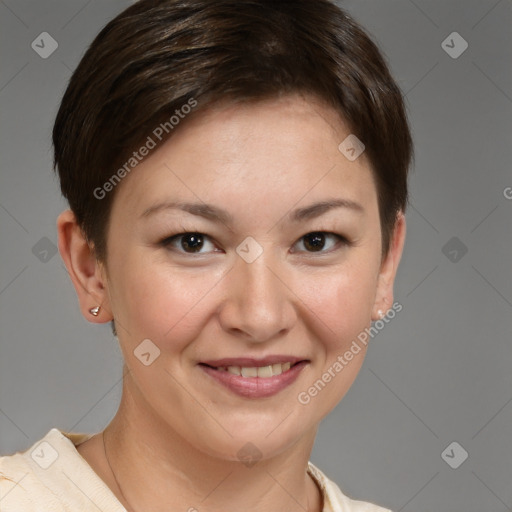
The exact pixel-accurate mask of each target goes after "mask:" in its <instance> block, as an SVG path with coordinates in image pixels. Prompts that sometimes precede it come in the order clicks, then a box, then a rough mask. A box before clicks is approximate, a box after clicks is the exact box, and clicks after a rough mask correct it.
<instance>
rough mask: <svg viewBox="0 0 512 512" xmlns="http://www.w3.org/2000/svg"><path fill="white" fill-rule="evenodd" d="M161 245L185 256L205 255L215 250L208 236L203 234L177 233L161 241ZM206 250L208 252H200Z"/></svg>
mask: <svg viewBox="0 0 512 512" xmlns="http://www.w3.org/2000/svg"><path fill="white" fill-rule="evenodd" d="M161 244H162V245H163V246H164V247H170V248H171V249H173V250H175V251H177V252H182V253H186V254H205V253H208V252H213V251H214V250H215V245H214V244H213V242H212V241H211V240H210V238H209V236H208V235H205V234H203V233H179V234H177V235H173V236H171V237H168V238H166V239H165V240H162V242H161ZM208 248H209V249H210V250H204V251H203V250H202V249H208Z"/></svg>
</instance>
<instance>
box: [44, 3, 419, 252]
mask: <svg viewBox="0 0 512 512" xmlns="http://www.w3.org/2000/svg"><path fill="white" fill-rule="evenodd" d="M293 93H300V94H309V95H314V96H316V97H318V98H320V99H321V100H323V101H324V102H325V103H326V104H327V105H329V106H331V107H332V108H334V109H335V110H336V111H337V112H338V113H339V114H340V116H341V117H342V118H343V119H344V120H345V121H346V122H347V123H348V126H349V127H350V130H351V132H352V133H353V134H355V135H356V136H357V137H358V138H359V139H360V140H361V141H362V142H363V143H364V145H365V147H366V149H365V154H366V155H367V157H368V158H369V161H370V163H371V166H372V170H373V173H374V176H375V179H376V184H377V191H378V200H379V214H380V222H381V228H382V252H383V254H385V253H387V251H388V249H389V243H390V236H391V234H392V232H393V228H394V226H395V221H396V215H397V213H398V212H399V211H400V210H405V207H406V203H407V173H408V168H409V165H410V161H411V158H412V141H411V135H410V131H409V126H408V122H407V116H406V112H405V107H404V102H403V97H402V94H401V92H400V90H399V88H398V86H397V85H396V83H395V82H394V80H393V79H392V77H391V75H390V73H389V70H388V67H387V65H386V63H385V60H384V58H383V56H382V55H381V53H380V52H379V50H378V48H377V47H376V45H375V44H374V43H373V42H372V41H371V39H370V37H369V36H368V35H367V34H366V33H365V31H364V30H363V29H362V28H361V27H360V26H359V25H358V24H357V23H356V22H355V21H354V20H353V19H351V18H350V17H349V16H348V15H347V14H346V13H345V12H344V11H342V10H341V9H339V8H338V7H337V6H336V5H334V4H333V3H331V2H329V1H328V0H215V1H212V0H140V1H138V2H137V3H135V4H134V5H132V6H130V7H129V8H127V9H126V10H125V11H123V12H122V13H121V14H119V15H118V16H117V17H116V18H114V19H113V20H112V21H110V22H109V23H108V24H107V25H106V26H105V27H104V28H103V30H101V32H100V33H99V34H98V36H97V37H96V38H95V39H94V41H93V42H92V44H91V45H90V47H89V48H88V50H87V52H86V53H85V55H84V56H83V58H82V60H81V61H80V63H79V65H78V67H77V68H76V70H75V71H74V73H73V75H72V77H71V80H70V82H69V85H68V87H67V90H66V92H65V94H64V97H63V99H62V103H61V105H60V109H59V111H58V114H57V117H56V121H55V126H54V129H53V144H54V167H55V169H56V170H57V169H58V173H59V177H60V183H61V190H62V193H63V195H64V197H66V199H67V200H68V201H69V205H70V208H71V209H72V210H73V212H74V213H75V215H76V218H77V221H78V223H79V225H80V226H81V228H82V231H83V233H84V235H85V236H86V238H87V240H88V241H89V242H92V243H93V245H94V248H95V253H96V257H97V258H98V259H99V260H102V261H106V250H107V246H106V239H105V237H106V232H107V226H108V220H109V214H110V211H111V206H112V201H113V198H114V197H115V191H112V192H111V193H109V194H107V195H106V196H105V197H104V198H102V199H101V200H98V199H97V198H96V197H95V196H94V194H93V191H94V190H96V189H97V188H98V187H101V186H102V185H103V184H105V183H106V182H107V181H108V179H109V177H111V176H112V175H113V173H114V172H115V170H116V169H117V168H118V166H120V165H121V164H122V163H123V162H126V160H127V158H129V155H130V154H131V153H132V152H133V151H134V150H135V149H137V148H138V147H139V146H140V145H141V144H142V143H143V141H144V140H146V138H147V136H148V134H150V133H151V131H152V130H153V129H154V127H155V126H157V125H159V123H162V122H163V121H164V120H165V119H167V120H168V119H169V118H170V116H172V115H173V113H174V112H175V111H176V110H177V109H180V108H181V107H182V105H184V104H186V103H187V102H190V99H191V98H194V101H197V102H198V105H199V107H198V109H199V110H200V109H201V108H206V107H208V106H211V105H212V104H214V103H216V102H219V101H242V102H244V101H258V100H262V99H268V98H272V97H279V96H282V95H287V94H293ZM165 135H166V137H168V136H170V135H172V131H170V130H169V133H168V134H165ZM340 142H341V141H340Z"/></svg>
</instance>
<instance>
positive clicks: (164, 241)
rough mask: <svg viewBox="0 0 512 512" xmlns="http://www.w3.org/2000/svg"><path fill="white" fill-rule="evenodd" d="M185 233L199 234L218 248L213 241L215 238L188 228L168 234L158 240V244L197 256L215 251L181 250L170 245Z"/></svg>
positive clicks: (180, 252) (177, 251)
mask: <svg viewBox="0 0 512 512" xmlns="http://www.w3.org/2000/svg"><path fill="white" fill-rule="evenodd" d="M185 235H201V237H202V238H203V239H207V240H209V241H210V243H212V244H213V245H215V246H216V249H218V247H217V246H218V244H217V243H216V242H215V240H214V239H213V237H211V236H210V235H207V234H206V233H202V232H201V231H190V230H184V231H181V232H179V233H176V234H174V235H170V236H167V237H165V238H164V239H162V240H160V242H158V245H160V246H162V247H164V248H165V249H168V250H172V251H174V252H176V253H178V254H185V255H187V256H194V257H199V256H204V255H206V254H212V253H213V252H215V251H207V252H196V253H194V252H185V251H182V250H180V249H178V248H176V247H174V246H173V245H172V243H173V242H174V241H175V240H176V239H179V238H180V237H183V236H185Z"/></svg>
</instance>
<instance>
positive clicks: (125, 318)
mask: <svg viewBox="0 0 512 512" xmlns="http://www.w3.org/2000/svg"><path fill="white" fill-rule="evenodd" d="M349 133H350V130H349V129H348V127H347V126H346V125H345V123H344V122H343V121H342V120H341V119H340V118H339V117H338V116H337V114H336V113H335V112H334V111H332V110H331V109H329V108H328V107H326V106H324V105H323V104H321V103H319V102H318V101H316V100H314V99H312V98H303V97H299V96H290V97H285V98H281V99H279V100H268V101H265V102H259V103H256V104H252V105H244V106H240V105H238V106H234V105H223V106H218V107H216V108H215V109H210V110H208V111H203V112H201V113H199V112H198V113H196V114H194V115H193V116H192V115H191V116H189V118H188V119H186V120H185V121H183V122H182V124H181V125H180V127H179V130H177V131H176V132H175V134H174V135H173V137H172V138H171V139H169V140H168V141H167V142H165V143H164V144H162V145H161V146H160V147H158V148H156V149H155V150H154V151H153V152H152V153H151V154H150V155H149V156H148V157H146V158H145V159H144V160H143V161H142V162H141V163H140V164H139V165H138V166H137V168H136V169H135V170H134V171H132V172H131V173H130V174H129V175H128V176H127V177H125V178H124V180H123V181H122V183H121V184H120V185H118V186H117V189H116V191H115V194H116V197H115V200H114V204H113V209H112V214H111V218H110V224H109V228H108V232H107V247H108V250H107V260H106V262H104V263H101V262H98V261H97V260H96V258H95V255H94V251H93V248H92V247H91V246H90V245H88V244H87V242H86V241H85V240H84V238H83V236H82V233H81V231H80V229H79V227H78V226H77V224H76V221H75V218H74V216H73V214H72V213H71V212H70V211H69V210H68V211H65V212H63V213H62V214H61V215H60V216H59V218H58V221H57V226H58V232H59V249H60V252H61V255H62V257H63V259H64V262H65V264H66V266H67V268H68V271H69V274H70V276H71V278H72V281H73V283H74V286H75V288H76V291H77V295H78V299H79V302H80V307H81V310H82V313H83V315H84V317H85V318H86V319H87V320H89V321H91V322H99V323H102V322H108V321H110V320H111V319H112V318H115V320H116V326H117V331H118V338H119V343H120V346H121V349H122V352H123V355H124V359H125V368H124V370H125V374H124V380H123V394H122V399H121V404H120V407H119V410H118V412H117V414H116V416H115V417H114V419H113V420H112V421H111V423H110V424H109V425H108V426H107V427H106V429H105V431H104V435H105V440H106V446H107V454H108V459H109V461H110V463H111V466H112V468H113V470H114V472H115V474H116V477H117V480H118V482H119V483H120V486H121V489H122V492H123V493H124V496H125V497H126V498H127V501H128V502H129V503H130V504H131V506H132V507H133V508H131V507H130V506H129V505H128V503H127V502H126V500H125V499H124V498H123V496H122V494H121V491H120V490H119V487H118V486H117V484H116V482H115V480H114V478H113V476H112V472H111V471H110V468H109V466H108V464H107V462H106V459H105V455H104V452H103V445H102V442H101V437H100V435H99V434H98V435H95V436H93V437H92V438H91V439H90V440H89V441H87V442H85V443H83V444H81V445H80V446H79V447H78V451H79V453H80V454H81V455H82V456H83V457H84V458H85V459H86V460H87V461H88V462H89V464H90V465H91V466H92V467H93V469H94V470H95V471H96V472H97V473H98V475H99V476H100V477H101V478H102V479H103V480H104V481H105V482H106V484H107V485H108V486H109V487H110V488H111V490H112V491H113V493H114V494H115V495H116V496H117V497H118V499H119V500H120V501H121V503H122V504H123V505H124V506H125V507H126V508H127V509H128V510H137V511H140V510H154V511H162V512H163V511H164V510H165V511H168V510H189V509H190V508H192V507H195V508H197V509H198V510H208V511H218V512H220V511H223V512H226V511H235V510H247V511H251V512H260V511H268V510H290V511H291V510H293V511H295V510H297V511H303V510H308V511H320V510H321V509H322V498H321V494H320V491H319V489H318V488H317V486H316V485H315V483H314V481H313V480H312V479H311V478H310V477H309V475H307V473H306V467H307V462H308V460H309V457H310V454H311V450H312V447H313V442H314V438H315V434H316V432H317V428H318V425H319V423H320V421H321V420H322V418H324V417H325V416H326V415H327V414H328V413H329V412H330V411H331V410H332V409H333V408H334V407H335V406H336V404H337V403H338V402H339V401H340V400H341V399H342V398H343V396H344V395H345V393H346V392H347V390H348V389H349V388H350V386H351V385H352V383H353V381H354V379H355V377H356V376H357V373H358V372H359V369H360V367H361V365H362V363H363V359H364V355H365V350H361V352H360V353H359V354H358V355H356V356H354V359H353V360H352V361H350V363H349V364H348V365H347V366H346V367H345V368H344V369H343V371H342V372H340V373H339V374H337V375H336V377H335V378H334V379H332V381H331V382H330V383H329V384H327V385H326V387H325V388H324V389H323V390H322V391H321V392H320V393H319V394H318V395H317V396H316V397H314V398H312V399H311V401H310V403H309V404H307V405H303V404H301V403H300V402H299V401H298V399H297V396H298V394H299V393H300V392H301V391H305V390H307V389H308V388H309V387H310V386H311V385H312V384H313V383H314V382H315V381H316V380H317V379H319V378H320V377H321V375H322V374H323V373H324V372H325V371H326V370H327V369H328V368H329V367H331V366H332V365H333V363H334V362H335V361H336V358H337V357H338V356H339V355H342V354H344V353H345V351H346V350H348V349H349V347H350V345H351V343H352V341H353V340H354V339H356V337H357V335H358V334H359V333H360V332H361V331H363V330H364V329H365V328H366V327H369V326H370V322H371V320H377V319H378V318H379V316H378V311H379V310H382V311H384V312H385V311H386V310H387V309H389V308H390V307H391V305H392V303H393V282H394V279H395V274H396V270H397V267H398V263H399V260H400V256H401V253H402V248H403V243H404V238H405V219H404V217H403V215H402V214H400V215H399V216H398V217H397V223H396V227H395V230H394V234H393V237H392V240H391V246H390V250H389V252H388V254H387V255H386V256H385V257H384V258H382V257H381V232H380V223H379V213H378V203H377V191H376V188H375V182H374V179H373V175H372V171H371V168H370V164H369V162H368V161H367V159H366V158H365V155H364V153H363V155H361V156H360V157H359V158H358V159H357V160H355V161H353V162H350V161H349V160H348V159H347V158H345V156H344V155H343V154H342V153H341V152H340V151H339V150H338V145H339V144H340V142H341V141H342V140H344V139H345V137H347V135H349ZM332 199H344V200H350V201H353V202H356V203H358V204H359V205H360V206H361V211H358V210H354V209H350V208H346V207H338V208H333V209H330V210H328V211H326V212H324V213H323V214H322V215H320V216H317V217H315V218H311V219H309V220H302V221H301V222H293V221H292V220H290V217H291V213H292V212H293V211H294V210H296V209H297V208H303V207H307V206H310V205H312V204H314V203H317V202H322V201H328V200H332ZM163 201H186V202H199V203H208V204H212V205H214V206H217V207H219V208H222V209H225V210H227V212H228V213H229V214H230V215H231V216H232V223H229V224H228V223H223V222H216V221H212V220H207V219H205V218H202V217H200V216H197V215H193V214H191V213H188V212H184V211H182V210H170V209H168V210H160V211H158V212H155V213H154V214H152V215H148V216H146V217H142V218H141V215H142V213H143V212H144V211H145V210H146V209H148V208H149V207H151V206H154V205H155V204H158V203H160V202H163ZM183 231H186V232H198V233H204V234H206V235H208V237H209V238H205V241H204V245H203V247H202V249H201V251H203V252H202V254H200V255H197V254H189V253H187V252H185V250H184V249H183V247H182V245H181V242H182V239H178V240H177V241H176V240H175V241H174V242H173V244H172V245H169V246H168V247H164V246H163V245H161V244H160V241H161V240H163V239H165V238H167V237H169V236H171V235H175V234H178V233H181V232H183ZM319 231H325V232H329V233H336V234H339V235H341V236H343V237H345V238H346V239H347V240H348V244H344V243H343V242H342V241H341V239H338V238H337V237H335V236H326V238H325V246H324V248H323V249H322V251H320V252H315V251H311V250H309V249H310V248H311V245H306V243H305V242H306V241H305V239H304V238H303V237H304V235H306V234H308V233H311V232H319ZM247 236H251V237H253V238H254V239H255V240H256V241H257V242H258V244H260V246H261V247H262V249H263V253H262V254H261V255H260V256H259V258H257V259H256V260H255V261H254V262H252V263H247V262H246V261H244V260H243V259H242V258H241V257H240V256H239V255H238V254H237V252H236V248H237V246H238V245H239V244H240V243H241V242H242V241H243V240H244V239H245V238H246V237H247ZM96 305H101V311H100V314H99V315H98V317H93V316H92V315H91V314H90V313H89V309H90V308H92V307H94V306H96ZM148 338H149V339H150V340H152V342H153V343H154V344H155V345H156V346H158V348H159V349H160V356H159V357H158V358H157V359H155V360H154V362H152V363H151V364H150V365H149V366H145V365H143V364H142V363H141V362H140V361H139V359H138V358H137V357H135V355H134V353H133V351H134V350H135V349H136V347H137V346H138V345H139V344H140V343H141V341H142V340H144V339H148ZM272 354H283V355H295V356H300V357H301V358H303V359H307V360H308V361H309V362H308V364H307V365H306V367H305V368H304V369H303V370H302V371H301V373H300V374H299V376H298V378H297V380H296V381H295V382H294V383H293V384H292V385H290V386H288V387H287V388H286V389H284V390H282V391H280V392H279V393H278V394H277V395H274V396H272V397H269V398H264V399H249V398H242V397H240V396H238V395H235V394H233V393H232V392H231V391H229V390H227V389H225V388H224V387H222V386H221V385H220V384H218V383H217V382H216V381H214V380H213V379H212V378H211V377H210V376H209V375H207V374H205V373H204V372H203V370H202V369H201V367H200V366H198V363H199V362H200V361H204V360H207V359H219V358H222V357H265V356H268V355H272ZM247 442H250V443H252V444H253V445H255V446H256V447H257V448H258V450H259V451H260V452H261V454H262V458H261V460H259V461H258V462H257V463H256V464H255V465H253V466H252V467H248V466H245V465H244V464H242V463H241V462H240V460H239V459H238V456H237V452H238V451H239V450H240V449H241V448H242V447H243V446H244V445H245V444H246V443H247ZM240 489H243V492H240Z"/></svg>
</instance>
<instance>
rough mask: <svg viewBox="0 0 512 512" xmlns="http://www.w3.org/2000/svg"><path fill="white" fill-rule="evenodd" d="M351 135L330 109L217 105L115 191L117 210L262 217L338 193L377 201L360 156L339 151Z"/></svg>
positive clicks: (309, 102)
mask: <svg viewBox="0 0 512 512" xmlns="http://www.w3.org/2000/svg"><path fill="white" fill-rule="evenodd" d="M349 134H350V130H349V128H348V127H347V126H346V124H345V123H344V122H343V120H342V119H341V118H340V117H339V115H338V114H337V113H336V112H335V111H334V110H333V109H331V108H329V107H327V106H325V105H324V104H322V103H320V102H319V101H316V100H315V99H312V98H303V97H298V96H292V97H285V98H281V99H275V100H268V101H262V102H258V103H251V104H241V105H240V104H225V105H218V106H216V107H214V108H210V109H208V110H204V111H199V112H196V113H195V114H194V115H193V116H190V118H189V119H185V120H184V122H183V123H182V125H181V126H180V127H179V129H178V130H177V131H176V132H175V133H173V135H172V137H171V138H170V139H168V140H167V141H166V142H164V143H163V144H161V145H160V146H158V147H156V148H155V150H153V152H152V153H151V154H150V155H148V156H147V157H146V158H145V159H144V160H143V161H142V162H141V163H139V164H138V165H137V167H136V168H135V169H134V171H132V172H131V173H130V175H129V176H127V177H126V178H124V180H123V183H122V187H119V190H117V191H116V192H117V197H116V199H115V201H114V208H116V207H117V208H123V209H124V208H127V207H129V209H130V211H132V212H139V213H140V212H142V211H143V210H144V209H146V208H148V207H149V206H151V204H154V203H155V202H158V201H163V200H176V199H178V200H182V199H185V200H194V201H198V200H199V201H205V202H208V203H213V204H215V203H221V204H222V205H224V206H229V205H232V206H233V207H235V206H237V207H238V206H240V201H241V200H244V201H245V208H246V210H252V211H253V212H254V214H256V215H258V214H259V215H261V211H260V210H261V209H262V208H268V207H269V205H270V204H275V203H277V204H280V203H281V204H288V203H290V202H297V201H300V199H301V198H304V200H306V199H310V200H311V201H313V200H322V199H324V198H325V195H326V194H330V195H331V196H332V195H333V194H335V193H336V192H339V194H341V196H343V197H344V198H345V199H348V200H354V201H356V200H357V201H358V202H365V203H368V204H369V203H372V202H375V201H376V190H375V185H374V181H373V175H372V172H371V168H370V165H369V163H368V160H367V159H366V157H365V155H364V153H363V154H362V155H361V156H360V157H359V158H357V159H356V160H355V161H349V160H348V159H347V158H346V157H345V156H344V155H343V154H342V153H341V152H340V151H339V149H338V146H339V144H340V143H341V142H342V141H343V140H344V139H345V138H346V137H347V136H348V135H349ZM113 213H114V212H113Z"/></svg>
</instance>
